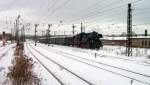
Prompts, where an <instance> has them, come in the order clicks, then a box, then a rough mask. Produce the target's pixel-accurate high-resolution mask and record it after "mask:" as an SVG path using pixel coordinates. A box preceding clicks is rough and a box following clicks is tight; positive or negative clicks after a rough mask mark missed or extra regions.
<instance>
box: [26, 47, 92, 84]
mask: <svg viewBox="0 0 150 85" xmlns="http://www.w3.org/2000/svg"><path fill="white" fill-rule="evenodd" d="M29 48H30V49H31V50H32V52H33V54H34V53H35V54H36V56H37V57H38V58H39V59H40V62H41V63H43V64H44V65H45V66H46V67H47V68H48V69H49V70H51V72H53V73H55V76H57V78H59V80H61V82H63V85H93V84H91V83H90V82H88V81H86V80H85V79H83V78H81V77H80V76H78V75H76V74H75V73H73V72H71V71H70V70H68V69H67V68H65V67H63V66H61V65H60V64H58V63H57V62H55V61H53V60H51V59H50V58H49V59H48V58H46V57H45V56H43V55H41V54H39V53H37V52H36V50H34V49H33V48H31V47H29Z"/></svg>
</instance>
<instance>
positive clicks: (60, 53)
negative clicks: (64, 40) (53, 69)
mask: <svg viewBox="0 0 150 85" xmlns="http://www.w3.org/2000/svg"><path fill="white" fill-rule="evenodd" d="M52 52H54V51H52ZM55 53H56V54H58V55H61V56H63V57H66V58H68V59H71V60H75V61H77V62H80V63H84V64H86V65H89V66H92V67H95V68H98V69H101V70H105V71H107V72H111V73H113V74H117V75H120V76H123V77H126V78H129V79H131V80H135V81H138V82H141V83H144V84H147V85H150V83H149V82H145V81H142V80H139V79H136V78H133V77H129V76H126V75H124V74H120V73H117V72H114V71H111V70H108V69H105V68H101V67H99V66H96V65H93V64H89V63H87V62H85V61H81V60H79V59H82V60H86V61H90V62H94V63H98V64H101V65H105V66H109V67H112V68H115V69H119V70H123V71H126V72H130V73H133V74H136V75H140V76H143V77H148V78H150V76H149V75H145V74H142V73H137V72H134V71H130V70H127V69H123V68H119V67H115V66H111V65H108V64H104V63H100V62H96V61H94V60H89V59H86V58H81V57H79V56H75V55H72V54H69V53H65V52H61V51H59V52H55ZM70 56H73V57H76V58H79V59H75V58H72V57H70Z"/></svg>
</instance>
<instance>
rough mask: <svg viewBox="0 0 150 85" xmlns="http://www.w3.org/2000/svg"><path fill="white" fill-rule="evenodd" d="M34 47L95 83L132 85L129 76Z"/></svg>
mask: <svg viewBox="0 0 150 85" xmlns="http://www.w3.org/2000/svg"><path fill="white" fill-rule="evenodd" d="M33 48H35V49H36V50H39V51H40V52H41V53H42V54H43V55H45V56H47V57H49V58H51V59H52V60H54V61H56V62H57V63H59V64H61V65H62V66H64V67H66V68H68V69H70V70H71V71H72V72H74V73H76V74H78V75H80V76H81V77H82V78H85V79H86V80H88V81H90V82H92V84H93V85H130V81H131V79H129V78H125V77H122V76H118V75H116V74H112V73H110V72H106V71H104V70H100V69H97V68H93V67H91V66H89V65H86V64H83V63H79V62H77V61H74V60H71V59H67V58H65V57H63V56H62V55H58V54H56V53H53V52H50V50H49V52H48V51H47V50H44V49H42V48H40V47H33ZM118 80H119V81H118ZM111 81H113V82H111ZM135 83H137V82H135ZM70 85H72V84H70ZM133 85H134V84H133ZM137 85H139V84H137Z"/></svg>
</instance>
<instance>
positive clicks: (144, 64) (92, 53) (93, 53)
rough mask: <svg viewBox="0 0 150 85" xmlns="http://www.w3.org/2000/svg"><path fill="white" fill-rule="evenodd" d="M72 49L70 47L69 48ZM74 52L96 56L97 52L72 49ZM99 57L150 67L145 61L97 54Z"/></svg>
mask: <svg viewBox="0 0 150 85" xmlns="http://www.w3.org/2000/svg"><path fill="white" fill-rule="evenodd" d="M68 48H70V47H68ZM71 49H72V50H73V51H77V52H82V53H87V54H90V55H95V53H96V52H90V51H85V50H80V48H77V49H78V50H76V49H74V48H71ZM96 55H97V56H99V57H106V58H114V59H119V60H125V61H129V62H136V63H137V64H139V63H140V65H143V66H150V63H148V62H143V61H137V60H132V59H126V58H121V57H115V56H110V55H109V56H108V55H104V54H100V53H96Z"/></svg>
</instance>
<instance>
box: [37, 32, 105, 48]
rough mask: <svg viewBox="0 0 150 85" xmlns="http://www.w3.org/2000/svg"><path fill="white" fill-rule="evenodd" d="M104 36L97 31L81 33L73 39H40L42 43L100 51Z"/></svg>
mask: <svg viewBox="0 0 150 85" xmlns="http://www.w3.org/2000/svg"><path fill="white" fill-rule="evenodd" d="M102 37H103V36H102V34H99V33H97V32H95V31H93V32H90V33H80V34H77V35H75V36H73V37H60V36H59V37H51V38H50V39H49V40H48V39H46V38H41V39H39V42H40V43H48V42H49V44H59V45H66V46H74V47H80V48H89V49H99V48H100V47H102V46H103V44H102V41H101V40H100V38H102Z"/></svg>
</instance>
